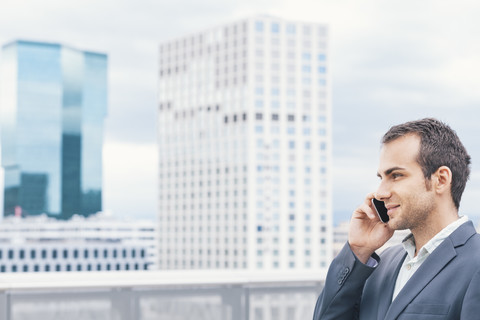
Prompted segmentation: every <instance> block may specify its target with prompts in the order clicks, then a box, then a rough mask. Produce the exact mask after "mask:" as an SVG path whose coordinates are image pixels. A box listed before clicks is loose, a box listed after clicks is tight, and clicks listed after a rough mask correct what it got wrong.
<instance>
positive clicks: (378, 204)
mask: <svg viewBox="0 0 480 320" xmlns="http://www.w3.org/2000/svg"><path fill="white" fill-rule="evenodd" d="M372 204H373V207H374V208H375V211H376V212H377V215H378V217H379V218H380V220H381V221H382V222H383V223H387V222H388V220H390V217H389V216H388V213H387V211H388V210H387V208H385V203H384V202H383V201H380V200H377V199H375V198H373V199H372Z"/></svg>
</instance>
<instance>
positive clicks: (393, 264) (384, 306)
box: [378, 250, 407, 319]
mask: <svg viewBox="0 0 480 320" xmlns="http://www.w3.org/2000/svg"><path fill="white" fill-rule="evenodd" d="M406 255H407V253H406V252H405V251H404V250H402V251H401V252H400V253H399V254H397V255H396V256H395V258H394V259H392V261H390V263H389V265H388V267H387V268H386V270H395V272H388V273H387V275H386V277H385V281H384V284H385V294H382V295H381V296H380V297H379V299H380V301H379V303H378V319H386V318H385V315H386V314H387V312H388V310H389V307H390V305H391V304H392V297H393V291H394V290H395V283H396V281H397V277H398V273H399V272H400V268H401V267H402V264H403V260H405V257H406Z"/></svg>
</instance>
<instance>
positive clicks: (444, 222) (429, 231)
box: [410, 212, 459, 256]
mask: <svg viewBox="0 0 480 320" xmlns="http://www.w3.org/2000/svg"><path fill="white" fill-rule="evenodd" d="M458 218H459V217H458V214H457V213H456V212H455V214H451V215H448V216H445V217H444V218H443V219H438V218H437V219H436V220H434V221H425V223H424V224H423V225H422V226H419V227H417V228H415V229H412V230H410V231H411V232H412V234H413V237H414V239H415V256H416V255H417V254H418V252H419V251H420V249H421V248H422V247H423V246H424V245H425V244H426V243H427V242H428V241H430V240H431V239H432V238H433V237H435V235H437V234H438V233H439V232H440V231H442V230H443V229H444V228H445V227H446V226H448V225H449V224H450V223H452V222H454V221H456V220H457V219H458ZM429 220H431V219H429Z"/></svg>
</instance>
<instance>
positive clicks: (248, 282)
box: [0, 271, 326, 320]
mask: <svg viewBox="0 0 480 320" xmlns="http://www.w3.org/2000/svg"><path fill="white" fill-rule="evenodd" d="M325 275H326V273H325V272H324V271H322V272H315V273H313V272H298V271H296V272H293V273H292V272H288V273H285V272H254V273H249V272H246V271H142V272H133V271H132V272H94V273H81V272H79V273H75V272H69V273H22V274H5V273H4V274H2V275H1V277H0V320H30V319H32V320H33V319H35V320H38V319H42V320H54V319H55V320H63V319H68V320H76V319H78V320H80V319H81V320H96V319H99V320H150V319H152V320H153V319H155V320H189V319H195V320H273V319H275V320H297V319H298V320H304V319H311V317H312V313H313V308H314V306H315V301H316V298H317V296H318V294H319V292H320V290H321V289H322V287H323V284H324V279H325Z"/></svg>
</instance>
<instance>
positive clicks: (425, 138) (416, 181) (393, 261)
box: [313, 119, 480, 320]
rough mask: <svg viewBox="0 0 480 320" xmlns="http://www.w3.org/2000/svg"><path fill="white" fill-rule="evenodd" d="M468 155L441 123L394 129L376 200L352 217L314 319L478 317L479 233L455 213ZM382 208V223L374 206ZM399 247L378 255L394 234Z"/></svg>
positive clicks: (382, 163) (426, 121) (373, 195)
mask: <svg viewBox="0 0 480 320" xmlns="http://www.w3.org/2000/svg"><path fill="white" fill-rule="evenodd" d="M469 165H470V156H469V155H468V154H467V151H466V150H465V148H464V146H463V145H462V143H461V142H460V140H459V139H458V137H457V135H456V133H455V132H454V131H453V130H452V129H451V128H450V127H449V126H447V125H446V124H444V123H442V122H440V121H438V120H435V119H422V120H418V121H412V122H407V123H404V124H401V125H397V126H394V127H392V128H391V129H390V130H389V131H388V132H387V133H386V134H385V135H384V137H383V139H382V148H381V152H380V163H379V169H378V176H379V178H380V185H379V187H378V189H377V191H376V192H375V193H370V194H368V195H367V196H366V198H365V202H364V203H363V204H362V205H360V206H359V207H358V208H357V209H356V210H355V211H354V212H353V215H352V218H351V221H350V231H349V235H348V243H347V244H346V245H345V246H344V248H343V249H342V251H341V252H340V253H339V255H338V256H337V257H336V258H335V259H334V260H333V262H332V264H331V266H330V268H329V271H328V275H327V279H326V282H325V288H324V290H323V292H322V293H321V295H320V297H319V298H318V301H317V305H316V307H315V311H314V317H313V318H314V320H320V319H322V320H326V319H335V320H340V319H348V320H351V319H361V320H363V319H365V320H375V319H382V320H384V319H385V320H393V319H415V320H422V319H429V320H433V319H465V320H472V319H480V235H479V234H477V233H476V231H475V229H474V227H473V224H472V222H471V221H469V220H468V219H467V217H465V216H460V217H459V216H458V209H459V205H460V199H461V196H462V193H463V190H464V189H465V184H466V181H467V179H468V176H469V173H470V169H469ZM373 198H376V199H377V200H380V201H384V202H385V206H386V208H387V210H388V216H389V221H388V222H387V223H382V222H381V221H380V219H379V218H378V217H377V215H376V213H375V211H374V207H373V205H372V203H371V200H372V199H373ZM403 229H410V231H411V234H410V235H409V236H408V237H407V238H405V240H404V241H403V243H402V245H398V246H395V247H391V248H389V249H387V250H385V251H384V252H383V253H382V254H381V256H380V257H379V256H378V255H377V254H375V250H377V249H378V248H380V247H381V246H382V245H383V244H384V243H385V242H387V240H388V239H390V238H391V237H392V235H393V232H394V231H395V230H403Z"/></svg>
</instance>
